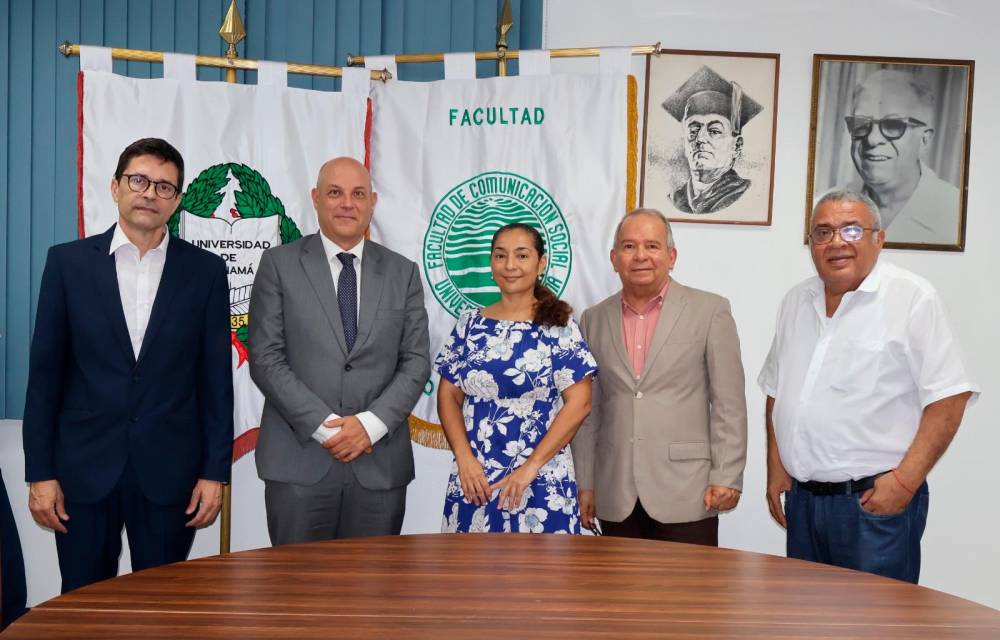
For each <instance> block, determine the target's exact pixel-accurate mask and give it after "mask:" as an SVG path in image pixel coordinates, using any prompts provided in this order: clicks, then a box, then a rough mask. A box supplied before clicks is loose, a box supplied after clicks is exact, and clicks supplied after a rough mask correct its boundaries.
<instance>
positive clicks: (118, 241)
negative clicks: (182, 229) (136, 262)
mask: <svg viewBox="0 0 1000 640" xmlns="http://www.w3.org/2000/svg"><path fill="white" fill-rule="evenodd" d="M168 242H170V231H168V230H167V228H166V227H164V233H163V240H160V244H158V245H156V246H155V247H153V248H152V249H150V251H163V252H166V250H167V243H168ZM125 245H131V246H133V247H135V245H134V244H133V243H132V241H131V240H129V239H128V236H127V235H125V232H124V231H122V226H121V225H120V224H116V225H115V232H114V234H112V236H111V247H110V248H109V249H108V255H113V254H114V253H115V251H118V250H119V249H121V248H122V247H124V246H125ZM135 249H136V251H138V250H139V247H135Z"/></svg>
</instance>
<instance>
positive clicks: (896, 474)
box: [892, 469, 917, 496]
mask: <svg viewBox="0 0 1000 640" xmlns="http://www.w3.org/2000/svg"><path fill="white" fill-rule="evenodd" d="M892 477H893V478H895V479H896V482H898V483H899V486H901V487H903V488H904V489H906V491H907V492H908V493H909V494H910V495H911V496H912V495H916V493H917V492H916V491H914V490H913V489H911V488H909V487H908V486H906V485H905V484H903V481H902V480H900V479H899V474H898V473H896V470H895V469H893V470H892Z"/></svg>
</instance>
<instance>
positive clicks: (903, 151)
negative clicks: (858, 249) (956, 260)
mask: <svg viewBox="0 0 1000 640" xmlns="http://www.w3.org/2000/svg"><path fill="white" fill-rule="evenodd" d="M972 73H973V63H972V62H971V61H940V60H939V61H923V60H912V59H895V60H886V59H870V58H868V59H862V58H856V57H846V56H838V57H835V56H825V55H817V56H816V57H815V59H814V77H813V114H812V117H813V120H812V123H813V136H812V138H813V139H812V146H811V148H810V158H811V159H812V162H811V163H810V168H811V171H810V185H809V186H810V197H809V202H808V203H807V209H809V210H811V209H812V203H813V202H814V201H815V200H817V199H818V198H819V197H821V196H822V195H823V194H824V193H825V192H827V191H829V190H830V189H834V188H848V189H852V190H856V191H863V192H864V193H865V194H867V195H868V196H870V197H871V198H872V200H874V201H875V203H876V204H877V205H878V207H879V213H880V215H881V218H882V227H883V228H884V229H885V237H886V243H887V246H889V247H905V248H918V249H939V250H951V251H961V250H962V249H963V247H964V246H965V195H964V194H965V188H966V176H967V175H968V167H967V166H966V159H967V158H968V131H969V127H968V123H969V117H970V114H971V92H970V87H971V86H972ZM807 217H808V213H807ZM806 224H807V225H808V221H807V223H806Z"/></svg>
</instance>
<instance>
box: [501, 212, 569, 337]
mask: <svg viewBox="0 0 1000 640" xmlns="http://www.w3.org/2000/svg"><path fill="white" fill-rule="evenodd" d="M508 231H524V232H525V233H527V234H528V235H530V236H531V238H532V241H533V243H534V245H535V250H536V251H537V252H538V258H539V259H541V257H542V256H544V255H545V240H543V239H542V234H540V233H538V230H537V229H535V228H534V227H532V226H531V225H528V224H524V223H523V222H512V223H510V224H505V225H504V226H502V227H500V228H499V229H497V232H496V233H494V234H493V240H492V241H491V242H490V252H491V254H492V251H493V249H495V248H496V245H497V238H499V237H500V236H501V235H502V234H504V233H507V232H508ZM534 295H535V308H534V310H533V311H534V316H533V320H534V321H535V323H537V324H541V325H549V326H554V327H565V326H566V323H567V322H569V318H570V316H571V315H573V307H571V306H569V304H568V303H566V302H564V301H562V300H560V299H559V298H558V297H556V294H555V293H553V292H552V290H551V289H549V288H548V287H546V286H545V285H544V284H542V281H541V279H538V280H535V291H534Z"/></svg>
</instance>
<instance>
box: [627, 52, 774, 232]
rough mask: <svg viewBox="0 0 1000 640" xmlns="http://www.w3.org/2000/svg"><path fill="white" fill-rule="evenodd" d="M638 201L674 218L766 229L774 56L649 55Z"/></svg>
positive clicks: (698, 53) (768, 218) (769, 193)
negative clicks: (642, 160)
mask: <svg viewBox="0 0 1000 640" xmlns="http://www.w3.org/2000/svg"><path fill="white" fill-rule="evenodd" d="M649 64H650V67H649V70H648V73H647V86H646V122H645V137H644V141H643V159H644V162H643V178H642V203H643V206H646V207H654V208H657V209H660V210H662V211H664V212H665V213H666V214H667V215H668V217H670V218H671V219H673V220H686V221H696V222H716V223H739V224H765V225H766V224H770V215H771V212H770V210H771V182H772V180H771V177H772V172H773V169H772V167H773V158H774V153H773V143H774V124H775V122H774V119H775V109H774V105H775V95H776V90H777V66H778V58H777V55H775V54H721V53H719V54H716V53H709V52H698V51H670V52H664V53H661V54H660V56H658V57H653V58H650V63H649Z"/></svg>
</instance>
